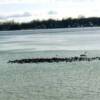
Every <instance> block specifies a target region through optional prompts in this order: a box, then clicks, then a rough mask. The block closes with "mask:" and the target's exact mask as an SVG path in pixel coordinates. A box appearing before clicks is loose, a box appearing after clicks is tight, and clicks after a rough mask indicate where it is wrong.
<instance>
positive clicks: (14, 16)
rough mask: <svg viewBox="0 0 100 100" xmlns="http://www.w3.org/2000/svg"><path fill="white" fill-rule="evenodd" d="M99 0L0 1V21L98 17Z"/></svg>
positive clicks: (99, 9) (99, 11)
mask: <svg viewBox="0 0 100 100" xmlns="http://www.w3.org/2000/svg"><path fill="white" fill-rule="evenodd" d="M99 4H100V0H0V20H1V21H7V20H15V21H30V20H33V19H40V20H41V19H48V18H53V19H62V18H67V17H78V16H80V15H84V16H86V17H90V16H97V17H98V16H100V5H99Z"/></svg>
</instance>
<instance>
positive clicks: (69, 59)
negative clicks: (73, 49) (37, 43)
mask: <svg viewBox="0 0 100 100" xmlns="http://www.w3.org/2000/svg"><path fill="white" fill-rule="evenodd" d="M93 60H100V57H91V58H89V57H77V56H75V57H65V58H58V57H53V58H31V59H30V58H29V59H19V60H17V59H16V60H9V61H8V63H18V64H24V63H45V62H47V63H53V62H56V63H58V62H70V63H71V62H80V61H93Z"/></svg>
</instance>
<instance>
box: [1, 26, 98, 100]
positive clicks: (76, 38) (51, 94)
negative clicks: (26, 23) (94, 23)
mask: <svg viewBox="0 0 100 100" xmlns="http://www.w3.org/2000/svg"><path fill="white" fill-rule="evenodd" d="M84 51H87V56H89V57H91V56H100V28H99V27H93V28H68V29H51V30H50V29H43V30H20V31H1V32H0V100H33V99H34V100H99V98H100V77H99V76H100V62H99V61H92V62H73V63H39V64H22V65H21V64H8V63H7V62H8V60H13V59H21V58H32V57H55V56H58V57H66V56H79V55H80V54H82V53H84Z"/></svg>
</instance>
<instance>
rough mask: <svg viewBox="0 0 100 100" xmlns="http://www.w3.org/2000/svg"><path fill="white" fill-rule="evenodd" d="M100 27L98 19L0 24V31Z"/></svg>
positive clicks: (99, 19)
mask: <svg viewBox="0 0 100 100" xmlns="http://www.w3.org/2000/svg"><path fill="white" fill-rule="evenodd" d="M81 27H100V17H89V18H67V19H62V20H54V19H48V20H42V21H40V20H33V21H31V22H27V23H17V22H14V21H9V22H0V31H16V30H35V29H58V28H81Z"/></svg>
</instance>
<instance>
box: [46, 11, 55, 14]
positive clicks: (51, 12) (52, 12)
mask: <svg viewBox="0 0 100 100" xmlns="http://www.w3.org/2000/svg"><path fill="white" fill-rule="evenodd" d="M48 15H57V12H56V11H49V12H48Z"/></svg>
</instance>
